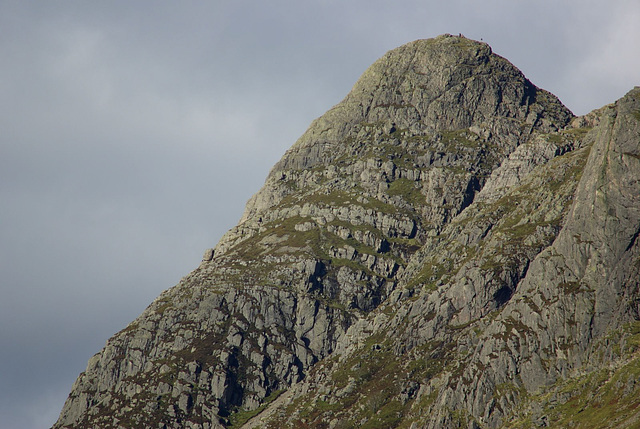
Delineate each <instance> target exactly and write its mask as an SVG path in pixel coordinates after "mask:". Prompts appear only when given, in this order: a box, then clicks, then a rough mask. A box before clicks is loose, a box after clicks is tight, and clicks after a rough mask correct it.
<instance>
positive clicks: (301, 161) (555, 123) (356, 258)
mask: <svg viewBox="0 0 640 429" xmlns="http://www.w3.org/2000/svg"><path fill="white" fill-rule="evenodd" d="M639 99H640V89H636V90H634V91H632V92H630V93H629V94H628V95H627V96H626V97H624V98H623V99H621V100H620V101H618V102H617V103H616V104H614V105H611V106H607V107H605V108H603V109H600V110H598V111H594V112H592V113H591V114H589V115H586V116H584V117H581V118H574V117H573V115H572V114H571V112H569V111H568V110H567V109H566V108H565V107H564V106H563V105H562V104H561V103H560V102H559V101H558V100H557V99H556V98H555V97H554V96H553V95H551V94H549V93H548V92H545V91H543V90H541V89H538V88H536V87H535V86H534V85H533V84H532V83H530V82H529V81H528V80H527V79H526V78H525V77H524V75H523V74H522V73H521V72H520V71H518V70H517V69H516V68H515V67H514V66H513V65H511V64H510V63H509V62H508V61H506V60H505V59H504V58H501V57H499V56H497V55H495V54H493V53H492V52H491V49H490V48H489V46H487V45H486V44H483V43H478V42H474V41H471V40H468V39H465V38H464V37H454V36H449V35H445V36H440V37H438V38H435V39H429V40H420V41H416V42H413V43H409V44H407V45H405V46H402V47H400V48H398V49H395V50H393V51H390V52H389V53H387V54H386V55H385V56H384V57H382V58H381V59H380V60H378V61H377V62H376V63H374V64H373V65H372V66H371V67H370V68H369V69H368V70H367V71H366V72H365V73H364V75H363V76H362V77H361V78H360V80H359V81H358V82H357V83H356V84H355V86H354V88H353V90H352V91H351V92H350V93H349V94H348V95H347V97H346V98H345V99H344V100H343V101H342V102H341V103H339V104H338V105H336V106H335V107H334V108H332V109H331V110H329V111H328V112H327V113H326V114H325V115H323V116H322V117H320V118H319V119H317V120H316V121H314V122H313V123H312V124H311V127H310V128H309V130H308V131H307V132H306V133H305V134H304V135H303V136H302V137H301V138H300V139H299V140H298V141H297V142H296V143H295V144H294V145H293V146H292V148H291V149H290V150H289V151H287V153H286V154H285V155H284V157H283V158H282V160H281V161H280V162H278V163H277V164H276V166H275V167H274V168H273V169H272V171H271V172H270V173H269V176H268V177H267V180H266V182H265V184H264V186H263V188H262V189H261V190H260V191H259V192H258V193H257V194H256V195H255V196H254V197H253V198H252V199H251V200H250V201H249V203H248V204H247V207H246V210H245V213H244V215H243V216H242V219H241V220H240V223H239V224H238V225H237V226H236V227H234V228H232V229H231V230H230V231H229V232H228V233H227V234H226V235H225V236H224V237H223V238H222V239H221V240H220V242H219V243H218V244H217V245H216V247H215V248H214V249H210V250H207V251H206V252H205V254H204V257H203V259H202V262H201V264H200V266H199V267H198V268H197V269H195V270H194V271H193V272H192V273H191V274H189V275H188V276H186V277H185V278H184V279H182V281H181V282H180V283H179V284H178V285H177V286H175V287H174V288H172V289H169V290H167V291H165V292H164V293H163V294H162V295H160V297H158V298H157V299H156V300H155V301H154V302H153V303H152V304H151V305H150V306H149V307H148V308H147V309H146V310H145V311H144V312H143V314H142V315H140V317H139V318H138V319H136V320H135V321H134V322H132V323H131V324H130V325H129V326H128V327H126V328H125V329H124V330H122V331H121V332H119V333H118V334H116V335H115V336H114V337H112V338H111V339H110V340H109V341H108V342H107V344H106V346H105V348H104V349H103V350H102V351H101V352H99V353H98V354H97V355H95V356H94V357H93V358H92V359H91V360H90V361H89V364H88V366H87V369H86V371H85V372H83V373H82V374H81V375H80V377H79V378H78V380H77V381H76V383H75V384H74V386H73V388H72V392H71V394H70V395H69V398H68V400H67V402H66V403H65V406H64V408H63V410H62V413H61V415H60V419H59V420H58V422H57V423H56V425H55V426H54V427H55V428H84V427H87V428H88V427H114V428H117V427H123V428H127V427H158V428H183V427H188V428H217V427H229V426H233V427H238V426H240V425H242V424H243V423H245V422H246V421H247V420H248V419H250V417H252V416H253V415H254V414H258V413H260V412H261V411H262V412H261V413H260V414H259V415H258V416H257V417H255V418H253V419H251V420H249V422H248V423H247V424H246V427H273V428H282V427H317V428H325V427H330V428H339V427H342V428H346V427H385V428H391V427H397V426H402V427H411V428H416V429H417V428H453V427H469V428H479V427H490V428H494V427H500V426H502V425H506V424H511V425H512V427H534V426H536V425H544V424H550V422H551V421H552V419H556V420H558V421H561V420H562V421H566V422H570V421H573V420H571V419H573V418H574V417H573V416H572V414H571V413H570V412H567V411H565V408H562V407H563V406H564V404H566V403H568V402H570V401H571V400H572V398H574V397H575V396H576V395H580V394H582V392H583V391H586V390H588V389H587V387H588V388H589V389H591V388H594V389H600V391H601V392H602V397H603V398H604V396H605V395H609V394H611V393H610V391H611V390H613V389H611V386H609V385H608V384H607V380H608V379H607V378H606V377H601V378H595V379H594V378H587V379H585V377H590V374H594V373H597V372H598V371H601V370H602V367H603V364H604V363H605V362H608V361H610V363H608V364H607V365H609V366H608V368H610V371H611V374H614V375H616V377H618V378H617V379H619V380H621V381H620V383H621V384H620V385H622V384H624V386H625V390H624V391H625V392H627V393H625V394H624V395H625V396H624V397H623V399H624V398H627V397H628V396H629V395H633V394H634V393H637V391H638V387H636V385H637V383H635V384H634V382H633V380H632V377H630V376H628V375H627V374H628V373H632V372H631V371H629V372H628V373H627V372H624V371H625V368H627V366H628V365H632V364H633V363H634V362H635V360H634V359H635V355H634V354H633V353H634V352H635V350H636V349H637V347H638V344H640V338H637V336H640V334H637V332H640V324H639V323H637V322H636V321H637V320H638V319H640V306H639V305H638V302H640V301H639V296H638V288H639V286H640V285H639V284H638V279H639V278H640V272H639V271H640V262H639V261H640V256H639V246H638V243H637V241H638V234H639V231H640V201H639V200H640V114H639V113H638V112H640V100H639ZM612 338H615V339H616V341H617V342H614V341H613V339H612ZM616 371H617V372H616ZM585 374H587V375H585ZM581 377H582V378H581ZM572 380H578V381H576V382H575V383H574V384H571V383H572ZM579 380H587V381H585V382H583V383H582V384H580V381H579ZM598 380H599V381H598ZM623 381H624V383H623ZM568 386H573V387H572V388H569V387H568ZM580 386H582V387H580ZM580 389H583V390H580ZM547 391H548V392H553V397H551V396H549V395H545V392H547ZM283 392H285V393H283ZM567 392H569V393H567ZM572 395H573V396H572ZM615 398H616V400H618V401H621V399H620V395H618V396H616V397H615ZM624 400H625V401H626V399H624ZM588 401H592V402H591V403H594V404H595V403H599V402H596V401H600V399H597V398H596V396H592V397H589V398H586V399H584V403H585V404H586V403H589V402H588ZM623 402H624V401H623ZM638 402H640V400H639V401H635V402H634V401H631V400H629V401H627V402H624V405H625V406H624V407H623V409H624V410H625V411H624V412H625V414H624V415H619V418H620V421H621V422H626V421H631V420H632V419H634V418H636V417H638V413H637V412H634V411H633V410H635V408H634V406H636V405H638ZM263 410H264V411H263ZM634 416H635V417H634ZM625 419H626V420H625ZM594 421H597V419H595V420H594Z"/></svg>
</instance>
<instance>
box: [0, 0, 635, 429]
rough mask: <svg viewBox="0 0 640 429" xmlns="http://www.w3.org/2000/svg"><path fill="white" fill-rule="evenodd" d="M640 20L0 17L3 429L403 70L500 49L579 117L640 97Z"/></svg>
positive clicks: (511, 5) (512, 6) (214, 7)
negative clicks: (449, 50) (390, 53)
mask: <svg viewBox="0 0 640 429" xmlns="http://www.w3.org/2000/svg"><path fill="white" fill-rule="evenodd" d="M638 22H640V3H638V2H637V0H619V1H618V0H612V1H609V2H602V1H585V0H580V1H578V0H575V1H570V0H567V1H557V0H549V1H528V2H524V1H514V0H466V1H464V0H453V1H449V2H443V1H430V0H427V1H425V0H421V1H409V0H399V1H394V2H382V1H376V0H374V1H371V0H368V1H364V0H357V1H347V2H345V1H337V0H335V1H333V0H324V1H278V0H275V1H270V2H262V1H237V0H235V1H230V0H229V1H227V0H218V1H216V2H196V1H181V2H176V1H172V2H169V1H154V2H131V1H109V2H86V1H57V2H24V1H6V0H0V58H1V61H0V113H1V114H0V125H1V129H2V130H3V132H2V135H1V136H0V198H1V201H2V206H1V209H0V274H1V277H0V293H1V295H0V420H1V423H0V426H1V427H2V428H6V429H14V428H15V429H18V428H20V429H22V428H38V427H48V426H50V425H51V424H53V422H54V421H55V419H56V418H57V415H58V413H59V411H60V409H61V407H62V404H63V402H64V400H65V398H66V395H67V394H68V393H69V391H70V389H71V384H72V383H73V381H74V380H75V378H76V377H77V375H78V374H79V373H80V372H81V371H82V370H83V369H84V367H85V365H86V362H87V360H88V359H89V357H90V356H91V355H92V354H94V353H96V352H98V351H99V349H100V348H101V347H102V346H103V345H104V342H105V341H106V340H107V338H108V337H110V336H111V335H112V334H114V333H115V332H117V331H118V330H120V329H122V328H124V327H125V326H126V324H127V323H129V322H130V321H131V320H133V319H134V318H135V317H136V316H137V315H138V314H139V313H140V312H141V311H142V310H143V309H144V308H145V307H146V306H147V305H148V304H149V303H150V302H151V301H152V300H153V299H154V298H155V297H156V296H157V295H158V294H159V293H160V292H161V291H162V290H164V289H167V288H169V287H171V286H173V285H174V284H176V283H177V281H178V280H179V279H180V277H181V276H183V275H186V274H187V273H188V272H189V271H190V270H192V269H193V268H195V267H196V266H197V265H198V263H199V261H200V258H201V255H202V252H203V251H204V249H206V248H207V247H212V246H213V245H215V243H216V242H217V240H218V239H219V238H220V236H221V235H222V234H223V233H224V232H225V231H226V230H227V229H229V228H230V227H231V226H233V225H234V224H235V223H236V222H237V220H238V219H239V218H240V215H241V213H242V210H243V208H244V204H245V202H246V200H247V199H248V198H249V197H250V196H251V194H253V193H254V192H256V191H257V190H258V188H259V187H260V186H261V185H262V183H263V181H264V178H265V177H266V174H267V172H268V171H269V169H270V168H271V166H272V165H273V164H274V163H275V162H276V161H277V160H278V159H279V158H280V157H281V156H282V154H283V153H284V151H285V150H286V149H287V148H288V147H289V146H291V145H292V144H293V143H294V142H295V140H296V139H297V138H298V137H299V136H300V135H301V134H302V133H303V132H304V130H305V129H306V127H307V126H308V125H309V123H310V122H311V120H312V119H314V118H315V117H317V116H319V115H321V114H322V113H324V112H325V111H326V110H327V109H329V108H330V107H331V106H332V105H334V104H336V103H337V102H339V101H340V100H341V99H342V98H343V97H344V96H345V95H346V93H347V92H348V91H349V90H350V88H351V86H352V85H353V84H354V83H355V81H356V79H357V78H358V77H359V76H360V74H361V73H362V72H364V70H365V69H366V68H367V67H368V66H369V65H370V64H371V63H372V62H373V61H375V60H376V59H377V58H379V57H380V56H382V55H383V54H384V53H385V52H386V51H387V50H389V49H392V48H395V47H397V46H399V45H402V44H404V43H406V42H409V41H412V40H415V39H419V38H428V37H435V36H437V35H439V34H442V33H454V34H457V33H463V34H464V35H465V36H467V37H469V38H474V39H481V38H482V39H483V40H484V41H486V42H488V43H489V44H490V45H491V46H492V47H493V50H494V51H495V52H496V53H498V54H499V55H502V56H504V57H506V58H507V59H509V60H510V61H511V62H512V63H514V64H515V65H516V66H517V67H519V68H520V69H521V70H522V71H523V72H524V73H525V75H527V77H528V78H529V79H530V80H531V81H532V82H533V83H534V84H536V85H538V86H540V87H542V88H545V89H547V90H550V91H551V92H553V93H554V94H556V95H557V96H558V97H559V98H560V99H561V100H562V101H563V102H564V103H565V104H566V105H567V106H568V107H569V108H570V109H571V110H573V111H574V113H576V114H584V113H587V112H588V111H590V110H592V109H595V108H599V107H601V106H602V105H604V104H606V103H610V102H613V101H615V100H616V99H618V98H620V97H621V96H622V95H624V94H625V93H626V92H627V91H628V90H630V89H631V88H632V87H633V86H634V85H640V55H639V53H640V26H638V25H637V23H638Z"/></svg>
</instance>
